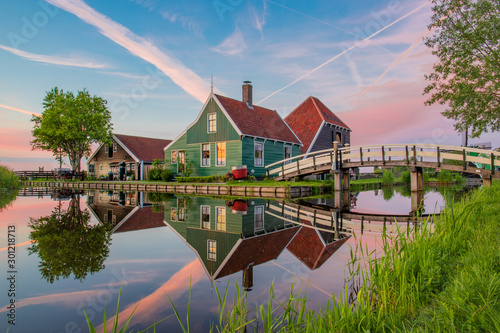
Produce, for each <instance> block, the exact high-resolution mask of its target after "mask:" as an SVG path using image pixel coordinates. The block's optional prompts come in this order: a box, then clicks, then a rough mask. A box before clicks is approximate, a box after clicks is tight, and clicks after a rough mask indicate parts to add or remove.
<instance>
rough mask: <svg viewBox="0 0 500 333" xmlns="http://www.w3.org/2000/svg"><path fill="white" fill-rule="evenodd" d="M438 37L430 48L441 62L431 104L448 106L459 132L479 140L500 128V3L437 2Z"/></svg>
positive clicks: (448, 114)
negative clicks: (485, 134) (468, 130)
mask: <svg viewBox="0 0 500 333" xmlns="http://www.w3.org/2000/svg"><path fill="white" fill-rule="evenodd" d="M432 2H433V4H434V7H433V16H432V23H431V25H430V26H429V28H432V29H434V34H433V35H432V36H431V37H429V38H427V40H426V45H427V46H428V47H430V48H432V49H433V51H432V53H433V54H434V55H436V56H438V58H439V62H438V63H437V64H435V65H434V73H432V74H430V75H428V76H427V75H426V79H427V80H429V81H430V82H431V83H430V84H429V85H428V86H427V87H426V88H425V90H424V94H431V97H430V98H429V99H428V100H427V101H426V102H425V104H426V105H432V104H435V103H439V104H448V107H447V109H446V110H445V111H444V112H443V113H442V114H443V115H444V116H445V117H447V118H450V119H453V120H455V129H456V130H458V131H464V130H467V129H470V130H471V133H472V136H473V137H478V136H479V135H481V133H483V132H487V131H488V129H491V130H492V131H498V130H500V51H499V45H500V2H499V1H498V0H433V1H432Z"/></svg>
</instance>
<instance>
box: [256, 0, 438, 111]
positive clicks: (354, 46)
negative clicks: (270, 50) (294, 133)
mask: <svg viewBox="0 0 500 333" xmlns="http://www.w3.org/2000/svg"><path fill="white" fill-rule="evenodd" d="M428 5H429V3H428V2H426V3H424V4H423V5H420V6H419V7H417V8H415V9H413V10H412V11H410V12H408V13H407V14H405V15H403V16H402V17H400V18H398V19H397V20H395V21H393V22H391V23H390V24H388V25H386V26H385V27H383V28H381V29H379V30H378V31H376V32H374V33H373V34H371V35H370V36H368V37H366V38H365V39H363V40H361V41H359V42H357V43H355V44H354V45H352V46H351V47H349V48H348V49H346V50H344V51H342V52H341V53H339V54H337V55H335V56H333V57H332V58H330V59H328V60H327V61H326V62H324V63H322V64H321V65H319V66H317V67H315V68H313V69H312V70H310V71H308V72H307V73H305V74H304V75H302V76H300V77H299V78H297V79H296V80H294V81H293V82H291V83H289V84H287V85H286V86H284V87H283V88H280V89H278V90H277V91H275V92H273V93H272V94H270V95H269V96H267V97H266V98H264V99H263V100H261V101H259V102H258V103H257V104H261V103H262V102H264V101H265V100H267V99H269V98H271V97H272V96H274V95H276V94H277V93H279V92H281V91H283V90H285V89H287V88H288V87H290V86H292V85H294V84H295V83H297V82H299V81H301V80H303V79H304V78H306V77H308V76H309V75H311V74H313V73H315V72H316V71H318V70H320V69H321V68H323V67H325V66H326V65H328V64H329V63H331V62H333V61H334V60H336V59H338V58H340V57H341V56H343V55H344V54H346V53H347V52H349V51H351V50H353V49H355V48H357V47H359V46H361V45H362V44H363V43H365V42H367V41H368V40H370V39H371V38H373V37H375V36H377V35H378V34H380V33H381V32H382V31H384V30H386V29H388V28H390V27H392V26H393V25H395V24H396V23H398V22H400V21H402V20H404V19H406V18H407V17H409V16H411V15H413V14H415V13H416V12H418V11H419V10H421V9H422V8H424V7H426V6H428Z"/></svg>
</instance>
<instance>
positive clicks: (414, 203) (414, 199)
mask: <svg viewBox="0 0 500 333" xmlns="http://www.w3.org/2000/svg"><path fill="white" fill-rule="evenodd" d="M423 208H424V191H412V192H411V213H410V214H412V215H418V214H419V213H420V212H421V211H422V209H423Z"/></svg>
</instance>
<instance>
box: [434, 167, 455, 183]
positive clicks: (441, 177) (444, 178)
mask: <svg viewBox="0 0 500 333" xmlns="http://www.w3.org/2000/svg"><path fill="white" fill-rule="evenodd" d="M453 179H454V177H453V173H451V172H450V171H447V170H441V171H440V172H439V173H438V175H437V181H438V182H439V183H451V182H453Z"/></svg>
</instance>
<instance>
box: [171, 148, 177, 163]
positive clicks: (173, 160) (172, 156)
mask: <svg viewBox="0 0 500 333" xmlns="http://www.w3.org/2000/svg"><path fill="white" fill-rule="evenodd" d="M171 162H172V164H176V163H177V150H172V155H171Z"/></svg>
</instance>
